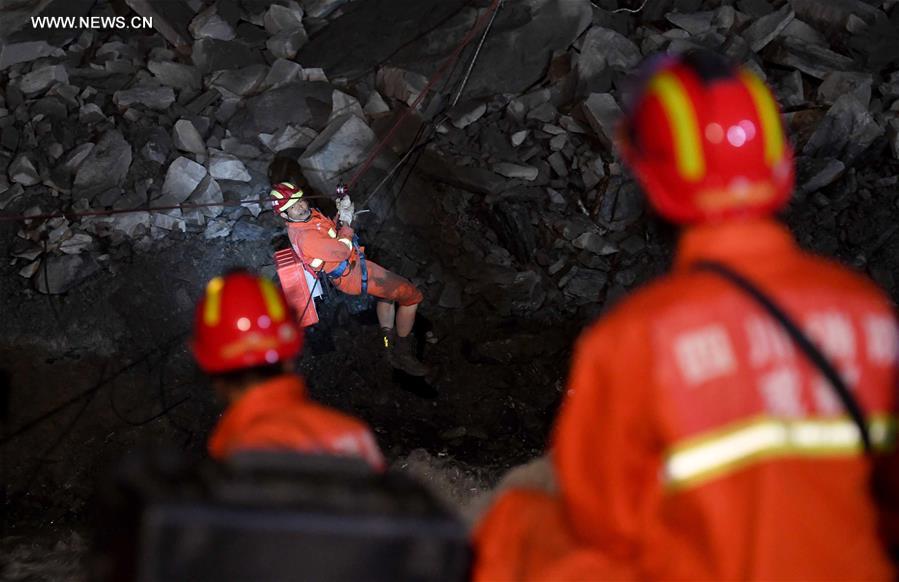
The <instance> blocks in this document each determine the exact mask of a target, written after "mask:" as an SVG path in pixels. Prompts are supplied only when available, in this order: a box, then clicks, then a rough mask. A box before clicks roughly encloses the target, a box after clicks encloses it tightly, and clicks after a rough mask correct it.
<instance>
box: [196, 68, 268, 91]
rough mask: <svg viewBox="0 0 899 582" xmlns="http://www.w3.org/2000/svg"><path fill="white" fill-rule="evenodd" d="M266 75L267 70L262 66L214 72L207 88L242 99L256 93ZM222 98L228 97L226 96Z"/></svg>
mask: <svg viewBox="0 0 899 582" xmlns="http://www.w3.org/2000/svg"><path fill="white" fill-rule="evenodd" d="M267 74H268V69H267V68H266V67H265V66H263V65H249V66H247V67H243V68H241V69H228V70H225V71H216V72H214V73H212V75H210V77H209V86H210V87H212V88H214V89H217V90H222V89H223V90H225V91H227V92H228V93H230V94H232V95H239V96H241V97H243V96H245V95H250V94H252V93H255V92H257V90H258V89H259V88H260V86H261V85H262V82H263V80H264V79H265V76H266V75H267ZM224 96H225V97H228V95H227V94H224Z"/></svg>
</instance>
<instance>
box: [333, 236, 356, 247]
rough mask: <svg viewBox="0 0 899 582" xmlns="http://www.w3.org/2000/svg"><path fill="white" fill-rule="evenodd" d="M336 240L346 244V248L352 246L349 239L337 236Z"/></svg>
mask: <svg viewBox="0 0 899 582" xmlns="http://www.w3.org/2000/svg"><path fill="white" fill-rule="evenodd" d="M337 240H339V241H340V242H342V243H343V244H345V245H346V248H348V249H352V248H353V241H351V240H350V239H348V238H343V237H341V238H339V239H337Z"/></svg>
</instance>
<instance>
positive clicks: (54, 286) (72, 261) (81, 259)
mask: <svg viewBox="0 0 899 582" xmlns="http://www.w3.org/2000/svg"><path fill="white" fill-rule="evenodd" d="M44 261H45V263H44V265H42V268H41V272H40V273H39V274H38V276H36V277H35V278H34V285H35V288H36V289H37V290H38V291H40V292H41V293H45V294H49V295H59V294H60V293H65V292H66V291H69V290H71V289H73V288H74V287H76V286H77V285H78V284H79V283H81V282H83V281H84V280H86V279H87V278H88V277H90V276H91V275H93V274H94V273H96V272H97V271H98V270H99V268H100V266H99V265H98V264H97V263H96V262H95V261H94V260H93V258H91V257H89V256H85V255H62V256H49V257H45V259H44Z"/></svg>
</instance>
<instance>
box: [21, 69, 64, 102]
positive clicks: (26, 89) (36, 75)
mask: <svg viewBox="0 0 899 582" xmlns="http://www.w3.org/2000/svg"><path fill="white" fill-rule="evenodd" d="M68 82H69V75H68V73H67V72H66V68H65V67H64V66H63V65H50V66H47V67H41V68H40V69H35V70H34V71H31V72H30V73H28V74H27V75H25V76H24V77H22V80H21V81H19V90H20V91H22V93H24V94H25V95H26V96H28V97H33V96H35V95H38V94H40V93H43V92H44V91H46V90H47V89H49V88H50V87H52V86H53V85H56V84H58V83H68Z"/></svg>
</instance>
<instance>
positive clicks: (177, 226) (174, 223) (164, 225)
mask: <svg viewBox="0 0 899 582" xmlns="http://www.w3.org/2000/svg"><path fill="white" fill-rule="evenodd" d="M150 222H151V224H152V226H155V227H156V228H161V229H163V230H180V231H181V232H184V231H185V230H186V228H185V224H184V219H183V218H182V217H181V211H179V210H175V211H173V212H171V213H169V212H155V213H153V215H152V217H151V219H150ZM153 238H157V237H156V236H155V235H154V236H153Z"/></svg>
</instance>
